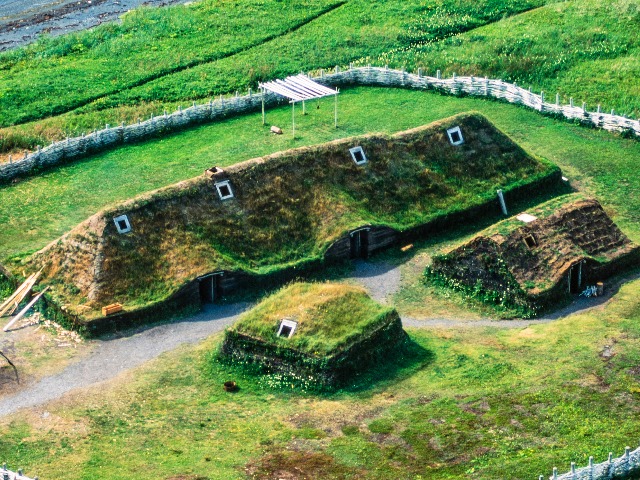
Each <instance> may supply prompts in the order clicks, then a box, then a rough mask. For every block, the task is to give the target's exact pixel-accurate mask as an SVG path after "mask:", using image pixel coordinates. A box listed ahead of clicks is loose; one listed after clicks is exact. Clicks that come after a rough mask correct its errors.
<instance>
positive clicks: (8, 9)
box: [0, 0, 188, 51]
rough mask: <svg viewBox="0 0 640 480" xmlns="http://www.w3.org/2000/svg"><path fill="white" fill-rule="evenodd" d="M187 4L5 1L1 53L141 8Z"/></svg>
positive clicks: (179, 0) (0, 12) (0, 9)
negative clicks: (47, 36)
mask: <svg viewBox="0 0 640 480" xmlns="http://www.w3.org/2000/svg"><path fill="white" fill-rule="evenodd" d="M184 3H188V0H80V1H78V0H5V1H2V2H0V51H3V50H9V49H11V48H16V47H20V46H23V45H27V44H29V43H32V42H34V41H36V40H37V39H38V37H40V36H41V35H43V34H46V35H51V36H57V35H63V34H65V33H69V32H74V31H80V30H86V29H89V28H93V27H95V26H97V25H100V24H102V23H105V22H112V21H116V20H118V18H119V17H120V15H122V14H123V13H126V12H127V11H129V10H131V9H134V8H137V7H140V6H157V7H163V6H167V5H175V4H184Z"/></svg>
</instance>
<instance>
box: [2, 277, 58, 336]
mask: <svg viewBox="0 0 640 480" xmlns="http://www.w3.org/2000/svg"><path fill="white" fill-rule="evenodd" d="M48 289H49V287H44V290H42V291H41V292H40V293H39V294H38V295H36V296H35V297H33V299H32V300H31V301H30V302H29V303H28V304H27V306H26V307H24V308H23V309H22V310H20V312H19V313H18V314H17V315H16V316H15V317H13V318H12V319H11V321H10V322H9V323H8V324H7V326H6V327H4V328H3V329H2V330H3V331H5V332H6V331H8V330H9V329H10V328H11V327H12V326H13V325H14V324H15V323H16V322H17V321H18V320H20V319H21V318H22V317H24V315H25V313H27V312H28V311H29V309H30V308H31V307H33V306H34V305H35V304H36V302H37V301H38V300H40V298H41V297H42V295H44V292H46V291H47V290H48Z"/></svg>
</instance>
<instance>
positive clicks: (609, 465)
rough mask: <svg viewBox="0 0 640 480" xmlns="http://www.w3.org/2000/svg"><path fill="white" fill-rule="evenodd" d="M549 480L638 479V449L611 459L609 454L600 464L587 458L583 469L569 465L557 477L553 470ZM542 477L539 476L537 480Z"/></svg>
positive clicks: (572, 464)
mask: <svg viewBox="0 0 640 480" xmlns="http://www.w3.org/2000/svg"><path fill="white" fill-rule="evenodd" d="M549 478H550V479H551V480H623V479H631V478H640V447H639V448H636V449H635V450H634V451H631V448H630V447H627V448H625V451H624V455H622V456H621V457H618V458H613V454H612V453H609V459H608V460H607V461H605V462H602V463H597V464H594V463H593V457H589V465H588V466H586V467H583V468H576V464H575V463H573V462H572V463H571V470H570V471H569V472H567V473H564V474H562V475H558V469H557V468H554V469H553V475H551V477H549ZM543 479H544V476H543V475H540V477H539V480H543Z"/></svg>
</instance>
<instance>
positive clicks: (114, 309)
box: [102, 303, 122, 317]
mask: <svg viewBox="0 0 640 480" xmlns="http://www.w3.org/2000/svg"><path fill="white" fill-rule="evenodd" d="M121 311H122V305H121V304H119V303H112V304H111V305H107V306H104V307H102V314H103V315H104V316H105V317H106V316H107V315H111V314H112V313H118V312H121Z"/></svg>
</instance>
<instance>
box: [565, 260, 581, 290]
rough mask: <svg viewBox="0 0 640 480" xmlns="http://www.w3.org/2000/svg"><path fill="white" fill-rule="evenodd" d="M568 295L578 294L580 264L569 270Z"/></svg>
mask: <svg viewBox="0 0 640 480" xmlns="http://www.w3.org/2000/svg"><path fill="white" fill-rule="evenodd" d="M568 280H569V293H580V291H581V288H582V262H578V263H576V264H575V265H573V266H572V267H571V268H570V269H569V279H568Z"/></svg>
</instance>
